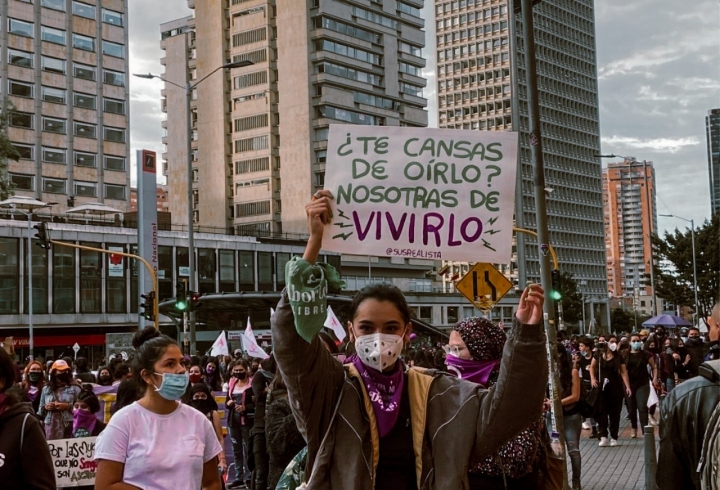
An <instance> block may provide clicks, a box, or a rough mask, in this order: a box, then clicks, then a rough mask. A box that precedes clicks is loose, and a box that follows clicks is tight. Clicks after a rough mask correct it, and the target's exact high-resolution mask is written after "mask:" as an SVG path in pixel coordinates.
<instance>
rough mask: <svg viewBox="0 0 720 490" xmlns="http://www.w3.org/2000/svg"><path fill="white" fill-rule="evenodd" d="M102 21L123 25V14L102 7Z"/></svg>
mask: <svg viewBox="0 0 720 490" xmlns="http://www.w3.org/2000/svg"><path fill="white" fill-rule="evenodd" d="M102 21H103V22H104V23H106V24H112V25H114V26H118V27H122V26H123V14H121V13H120V12H115V11H114V10H110V9H102Z"/></svg>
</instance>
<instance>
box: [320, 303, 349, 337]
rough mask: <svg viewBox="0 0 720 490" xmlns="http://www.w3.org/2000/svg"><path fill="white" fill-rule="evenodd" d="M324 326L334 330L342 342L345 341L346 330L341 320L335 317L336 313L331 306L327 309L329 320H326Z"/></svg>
mask: <svg viewBox="0 0 720 490" xmlns="http://www.w3.org/2000/svg"><path fill="white" fill-rule="evenodd" d="M323 325H324V326H326V327H327V328H329V329H330V330H332V331H333V332H334V333H335V336H336V337H337V338H338V340H339V341H340V342H342V341H343V340H344V339H345V329H344V328H343V326H342V324H341V323H340V320H338V317H336V316H335V312H334V311H333V310H332V307H331V306H330V305H328V307H327V318H325V323H323Z"/></svg>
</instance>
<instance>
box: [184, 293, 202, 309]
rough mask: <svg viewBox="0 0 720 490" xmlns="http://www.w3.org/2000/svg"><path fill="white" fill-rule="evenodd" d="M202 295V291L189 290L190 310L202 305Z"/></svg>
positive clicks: (188, 302)
mask: <svg viewBox="0 0 720 490" xmlns="http://www.w3.org/2000/svg"><path fill="white" fill-rule="evenodd" d="M200 296H202V293H198V292H196V291H188V296H187V298H188V301H187V305H188V311H195V310H197V309H198V308H200V307H201V306H202V305H201V304H200Z"/></svg>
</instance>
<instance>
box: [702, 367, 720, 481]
mask: <svg viewBox="0 0 720 490" xmlns="http://www.w3.org/2000/svg"><path fill="white" fill-rule="evenodd" d="M706 366H707V367H708V369H705V370H704V369H703V368H705V367H706ZM703 371H706V372H708V371H709V372H710V373H709V376H708V375H706V373H703ZM700 374H701V375H703V376H704V377H706V378H708V379H711V380H713V381H715V382H718V381H719V380H720V360H718V361H709V362H706V363H704V364H703V365H702V366H700ZM697 471H698V473H699V474H700V485H701V488H702V490H720V403H718V404H717V405H715V409H714V410H713V412H712V414H711V415H710V420H708V423H707V426H706V429H705V437H704V438H703V445H702V451H701V452H700V462H699V463H698V467H697Z"/></svg>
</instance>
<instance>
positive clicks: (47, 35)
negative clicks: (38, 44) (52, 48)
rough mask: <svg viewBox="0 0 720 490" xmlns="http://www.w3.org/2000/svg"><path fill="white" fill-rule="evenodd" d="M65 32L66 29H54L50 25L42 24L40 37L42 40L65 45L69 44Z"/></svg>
mask: <svg viewBox="0 0 720 490" xmlns="http://www.w3.org/2000/svg"><path fill="white" fill-rule="evenodd" d="M65 34H66V33H65V31H64V30H62V29H54V28H52V27H48V26H41V28H40V37H41V38H42V40H43V41H47V42H49V43H53V44H62V45H63V46H65V44H67V40H66V37H65Z"/></svg>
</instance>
